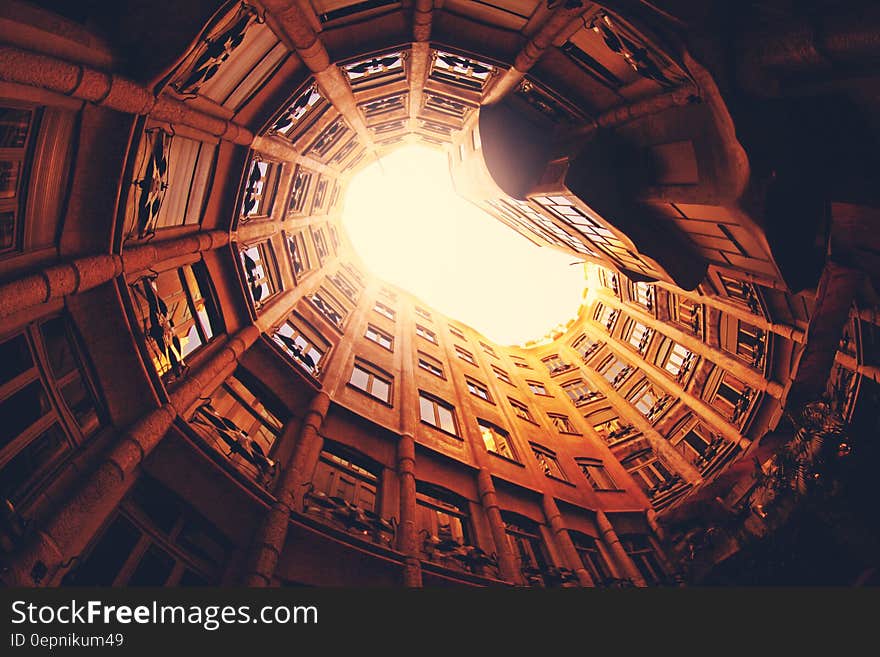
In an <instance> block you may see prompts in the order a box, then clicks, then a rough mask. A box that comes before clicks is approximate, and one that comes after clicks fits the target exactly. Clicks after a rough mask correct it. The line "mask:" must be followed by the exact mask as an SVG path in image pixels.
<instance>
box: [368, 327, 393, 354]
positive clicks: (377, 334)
mask: <svg viewBox="0 0 880 657" xmlns="http://www.w3.org/2000/svg"><path fill="white" fill-rule="evenodd" d="M364 337H365V338H367V340H372V341H373V342H375V343H376V344H377V345H379V346H380V347H384V348H385V349H387V350H388V351H393V349H394V338H393V337H392V336H391V335H389V334H388V333H386V332H385V331H383V330H382V329H380V328H376V327H375V326H373V325H372V324H367V330H366V332H365V333H364Z"/></svg>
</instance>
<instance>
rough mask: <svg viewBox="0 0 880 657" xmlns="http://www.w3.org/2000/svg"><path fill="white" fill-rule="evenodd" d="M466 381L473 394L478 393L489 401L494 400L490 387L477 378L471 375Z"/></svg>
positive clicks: (481, 397)
mask: <svg viewBox="0 0 880 657" xmlns="http://www.w3.org/2000/svg"><path fill="white" fill-rule="evenodd" d="M465 382H466V383H467V388H468V390H469V391H470V393H471V394H472V395H476V396H477V397H479V398H480V399H483V400H485V401H487V402H491V401H492V397H491V395H489V389H488V388H487V387H486V386H485V385H483V384H482V383H480V382H479V381H477V380H476V379H472V378H470V377H469V376H468V377H465Z"/></svg>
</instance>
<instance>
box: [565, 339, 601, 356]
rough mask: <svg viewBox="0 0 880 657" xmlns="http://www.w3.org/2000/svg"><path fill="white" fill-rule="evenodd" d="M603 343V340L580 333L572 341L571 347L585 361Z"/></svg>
mask: <svg viewBox="0 0 880 657" xmlns="http://www.w3.org/2000/svg"><path fill="white" fill-rule="evenodd" d="M603 344H604V343H603V342H599V341H598V340H593V339H592V338H590V337H588V336H586V335H581V336H580V337H579V338H577V339H576V340H575V341H574V342H573V343H572V345H571V347H572V349H574V350H575V351H576V352H578V353H579V354H580V355H581V358H582V359H583V361H584V362H587V361H588V360H589V359H590V357H591V356H592V355H593V354H594V353H596V352H597V351H599V349H600V348H601V347H602V345H603Z"/></svg>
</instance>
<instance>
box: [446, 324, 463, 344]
mask: <svg viewBox="0 0 880 657" xmlns="http://www.w3.org/2000/svg"><path fill="white" fill-rule="evenodd" d="M449 332H450V333H452V335H454V336H455V337H457V338H459V339H460V340H466V339H467V338H465V337H464V333H462V331H461V329H459V328H457V327H455V326H453V325H452V324H450V325H449Z"/></svg>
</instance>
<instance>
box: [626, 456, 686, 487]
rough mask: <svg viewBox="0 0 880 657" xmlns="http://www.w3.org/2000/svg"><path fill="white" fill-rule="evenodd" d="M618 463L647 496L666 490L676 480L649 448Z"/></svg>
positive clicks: (675, 476) (676, 476) (676, 477)
mask: <svg viewBox="0 0 880 657" xmlns="http://www.w3.org/2000/svg"><path fill="white" fill-rule="evenodd" d="M620 464H621V465H622V466H623V467H624V468H626V471H627V472H629V474H630V476H632V478H633V479H634V480H635V482H636V483H637V484H638V485H639V488H641V489H642V490H643V491H644V492H645V494H646V495H647V496H648V497H649V498H653V497H654V496H655V495H657V494H658V493H660V492H662V491H664V490H667V489H668V488H670V487H671V486H672V485H673V484H674V483H676V482H677V481H678V478H679V477H678V475H674V474H673V473H672V472H671V471H670V470H669V468H668V467H666V464H665V463H663V461H661V460H660V458H659V457H658V456H657V455H656V454H655V453H654V452H653V450H651V448H648V449H643V450H641V451H639V452H636V453H634V454H631V455H630V456H627V457H626V458H625V459H623V460H622V461H621V462H620Z"/></svg>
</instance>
